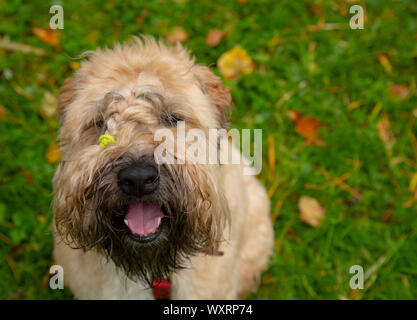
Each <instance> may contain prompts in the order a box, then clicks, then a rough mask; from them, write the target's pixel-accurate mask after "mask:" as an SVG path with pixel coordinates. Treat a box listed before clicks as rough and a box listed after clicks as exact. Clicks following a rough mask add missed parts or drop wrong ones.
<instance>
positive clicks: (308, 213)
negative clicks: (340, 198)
mask: <svg viewBox="0 0 417 320" xmlns="http://www.w3.org/2000/svg"><path fill="white" fill-rule="evenodd" d="M298 210H299V211H300V220H301V221H302V222H305V223H307V224H308V225H310V226H312V227H318V226H321V224H322V223H323V220H324V217H325V216H326V211H325V210H324V209H323V208H322V207H321V206H320V204H319V203H318V201H317V200H316V199H314V198H311V197H306V196H302V197H300V199H299V200H298Z"/></svg>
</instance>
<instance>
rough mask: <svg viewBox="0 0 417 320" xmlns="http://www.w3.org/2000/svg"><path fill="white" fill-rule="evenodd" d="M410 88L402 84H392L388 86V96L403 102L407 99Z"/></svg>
mask: <svg viewBox="0 0 417 320" xmlns="http://www.w3.org/2000/svg"><path fill="white" fill-rule="evenodd" d="M409 92H410V88H409V87H408V86H407V85H404V84H397V83H392V84H391V85H390V86H389V93H390V96H391V97H392V98H394V99H398V100H405V99H407V98H408V94H409Z"/></svg>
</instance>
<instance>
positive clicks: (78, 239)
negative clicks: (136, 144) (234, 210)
mask: <svg viewBox="0 0 417 320" xmlns="http://www.w3.org/2000/svg"><path fill="white" fill-rule="evenodd" d="M119 162H120V161H119ZM120 165H121V164H120V163H118V161H113V162H110V164H106V165H105V166H104V167H103V168H102V169H101V170H98V171H97V173H96V174H95V177H94V179H92V183H90V184H88V185H87V186H86V187H85V188H80V189H81V190H80V189H79V190H78V192H76V193H73V194H71V195H70V198H67V202H66V203H65V204H62V203H59V202H57V201H55V203H54V209H55V221H56V229H57V232H58V233H59V235H60V236H61V238H62V239H63V240H64V241H65V242H66V243H67V244H68V245H70V246H72V247H76V248H81V249H83V250H85V251H87V250H90V249H96V250H98V252H100V253H102V254H104V255H105V256H106V257H107V258H110V259H112V260H113V262H114V263H115V265H116V266H117V267H119V268H121V269H122V270H123V271H124V273H125V274H126V275H127V276H128V277H129V278H130V279H132V280H134V281H137V280H143V281H145V282H147V283H148V284H149V285H150V286H151V285H152V282H153V281H154V280H157V281H158V280H163V279H169V276H170V274H171V273H172V272H173V271H174V270H176V269H181V268H183V267H185V265H186V264H185V263H186V260H187V259H188V258H189V257H191V256H193V255H195V254H196V253H197V252H199V251H204V252H208V253H214V252H215V251H216V250H217V248H218V245H219V242H220V241H221V238H222V232H223V230H224V229H225V227H226V224H227V222H228V208H227V205H226V206H225V205H224V204H226V201H225V199H224V198H223V193H222V192H221V191H220V190H217V189H216V188H215V187H213V186H215V185H218V183H216V182H217V181H216V179H218V177H217V176H216V175H217V174H218V172H217V171H218V170H217V169H215V168H213V166H211V167H208V166H200V165H175V166H162V167H161V171H160V186H159V189H158V191H157V192H156V193H155V194H154V195H152V196H151V197H150V198H149V199H146V200H145V201H152V202H154V203H156V204H158V205H159V206H161V208H162V209H163V211H164V214H165V215H166V216H167V217H166V218H164V219H163V220H162V221H163V223H162V224H161V228H162V231H161V234H160V235H159V237H158V238H157V239H155V240H154V241H152V242H150V243H138V242H137V241H135V240H134V239H132V238H131V237H130V235H129V231H128V230H127V228H126V226H125V225H124V222H123V219H124V216H125V214H126V211H125V208H126V207H127V206H128V205H129V203H130V202H131V201H133V199H129V198H128V197H125V196H123V195H122V194H121V192H120V191H119V190H118V188H117V182H116V178H115V175H116V172H118V170H120ZM80 185H83V183H80V184H79V186H80ZM57 198H60V197H59V196H57V197H56V199H57ZM141 201H142V199H141Z"/></svg>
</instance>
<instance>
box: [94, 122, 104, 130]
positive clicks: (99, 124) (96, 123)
mask: <svg viewBox="0 0 417 320" xmlns="http://www.w3.org/2000/svg"><path fill="white" fill-rule="evenodd" d="M94 126H95V127H96V128H97V129H103V127H104V121H103V120H98V121H96V122H95V123H94Z"/></svg>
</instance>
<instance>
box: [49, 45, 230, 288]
mask: <svg viewBox="0 0 417 320" xmlns="http://www.w3.org/2000/svg"><path fill="white" fill-rule="evenodd" d="M88 56H89V59H88V60H86V61H84V62H82V64H81V68H80V69H79V70H78V71H77V72H76V74H75V75H74V77H73V78H70V79H67V81H66V82H65V84H64V86H63V88H62V90H61V94H60V96H59V99H58V117H59V120H60V123H61V129H60V132H59V142H60V145H61V149H62V151H63V157H62V161H61V163H60V164H59V166H58V168H57V171H56V173H55V177H54V192H55V198H54V215H55V226H56V230H57V232H58V234H59V236H60V238H61V239H62V240H63V241H65V242H66V243H67V244H69V245H71V246H72V247H76V248H82V249H84V250H90V249H93V250H98V251H99V252H100V253H102V254H104V255H106V256H107V257H110V258H111V259H112V260H113V261H114V263H115V264H116V266H118V267H120V268H122V269H123V270H124V272H125V273H126V274H127V275H128V276H129V277H130V278H132V279H143V280H146V281H148V282H150V281H151V280H153V279H156V280H160V279H164V278H167V277H168V275H169V274H170V272H172V271H173V270H174V269H176V268H181V267H182V266H183V263H184V259H186V258H187V257H189V256H191V255H193V254H195V253H196V252H197V251H199V250H204V251H205V252H213V251H215V250H216V248H217V246H218V244H219V241H220V240H221V237H222V231H223V230H224V228H225V225H226V224H227V220H228V215H229V213H228V207H227V203H226V201H225V199H224V195H223V191H222V190H221V183H219V179H221V177H220V175H219V165H217V164H215V165H213V164H201V163H189V162H188V161H185V162H184V163H183V162H181V161H177V162H176V163H165V164H160V163H159V162H158V161H156V160H155V149H156V148H157V146H158V144H159V143H160V142H158V141H155V133H156V132H157V131H158V130H161V129H164V130H170V131H172V132H173V135H174V136H176V135H177V130H176V129H177V128H176V127H177V125H178V123H179V122H181V123H185V130H186V131H187V130H191V129H200V130H202V132H206V133H207V134H206V137H208V136H209V134H208V130H209V129H211V128H220V127H223V126H224V125H225V123H226V116H225V112H226V109H227V106H228V105H229V103H230V95H229V92H228V90H227V89H226V88H225V87H224V85H223V84H222V82H221V80H220V79H219V78H218V77H217V76H215V75H214V74H213V73H211V72H210V70H209V69H208V68H207V67H202V66H199V65H195V64H194V61H193V59H191V58H190V57H189V54H188V53H187V52H186V51H185V50H184V49H183V48H182V47H181V46H179V45H177V46H175V47H167V46H165V45H164V44H162V43H157V42H156V41H154V40H153V39H149V38H148V39H144V40H143V41H141V40H139V39H136V40H135V42H134V43H133V44H130V45H123V46H116V47H115V48H114V49H106V50H97V51H94V52H90V53H88ZM104 134H108V135H111V136H112V137H114V141H112V142H110V143H108V144H107V145H106V146H105V148H101V147H100V146H99V142H98V139H99V137H100V136H101V135H104ZM174 141H177V139H174ZM174 143H175V142H174ZM177 150H178V148H175V151H174V154H173V157H174V158H175V159H179V156H178V154H177Z"/></svg>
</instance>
